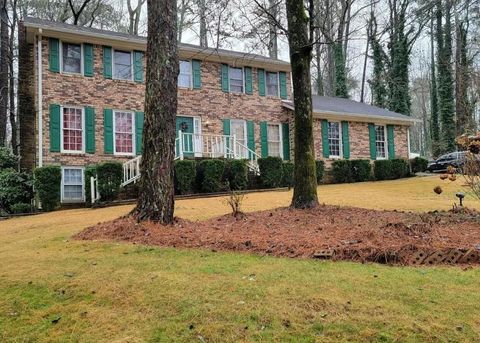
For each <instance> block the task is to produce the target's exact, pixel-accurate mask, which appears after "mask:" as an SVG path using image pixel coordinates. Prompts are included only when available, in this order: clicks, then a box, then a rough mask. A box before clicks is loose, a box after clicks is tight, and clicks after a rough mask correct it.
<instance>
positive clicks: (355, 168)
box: [350, 160, 372, 182]
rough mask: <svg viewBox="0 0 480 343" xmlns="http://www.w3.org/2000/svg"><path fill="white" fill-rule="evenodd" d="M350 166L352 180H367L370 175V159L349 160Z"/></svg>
mask: <svg viewBox="0 0 480 343" xmlns="http://www.w3.org/2000/svg"><path fill="white" fill-rule="evenodd" d="M350 168H351V174H352V179H353V182H363V181H368V180H370V178H371V177H372V166H371V165H370V160H351V161H350Z"/></svg>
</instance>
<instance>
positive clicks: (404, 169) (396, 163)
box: [391, 158, 409, 179]
mask: <svg viewBox="0 0 480 343" xmlns="http://www.w3.org/2000/svg"><path fill="white" fill-rule="evenodd" d="M391 162H392V174H391V178H392V179H400V178H402V177H407V176H408V174H409V168H408V162H407V160H404V159H401V158H395V159H393V160H391Z"/></svg>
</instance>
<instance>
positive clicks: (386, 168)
mask: <svg viewBox="0 0 480 343" xmlns="http://www.w3.org/2000/svg"><path fill="white" fill-rule="evenodd" d="M373 173H374V174H375V179H377V180H388V179H390V178H391V176H392V161H391V160H377V161H375V162H374V163H373Z"/></svg>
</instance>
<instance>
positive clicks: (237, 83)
mask: <svg viewBox="0 0 480 343" xmlns="http://www.w3.org/2000/svg"><path fill="white" fill-rule="evenodd" d="M228 78H229V84H230V92H232V93H243V68H233V67H230V68H229V69H228Z"/></svg>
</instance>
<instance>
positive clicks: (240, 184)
mask: <svg viewBox="0 0 480 343" xmlns="http://www.w3.org/2000/svg"><path fill="white" fill-rule="evenodd" d="M225 174H226V175H225V179H226V180H228V184H229V187H230V189H231V190H242V189H246V188H247V186H248V165H247V160H233V159H232V160H228V162H227V165H226V173H225Z"/></svg>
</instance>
